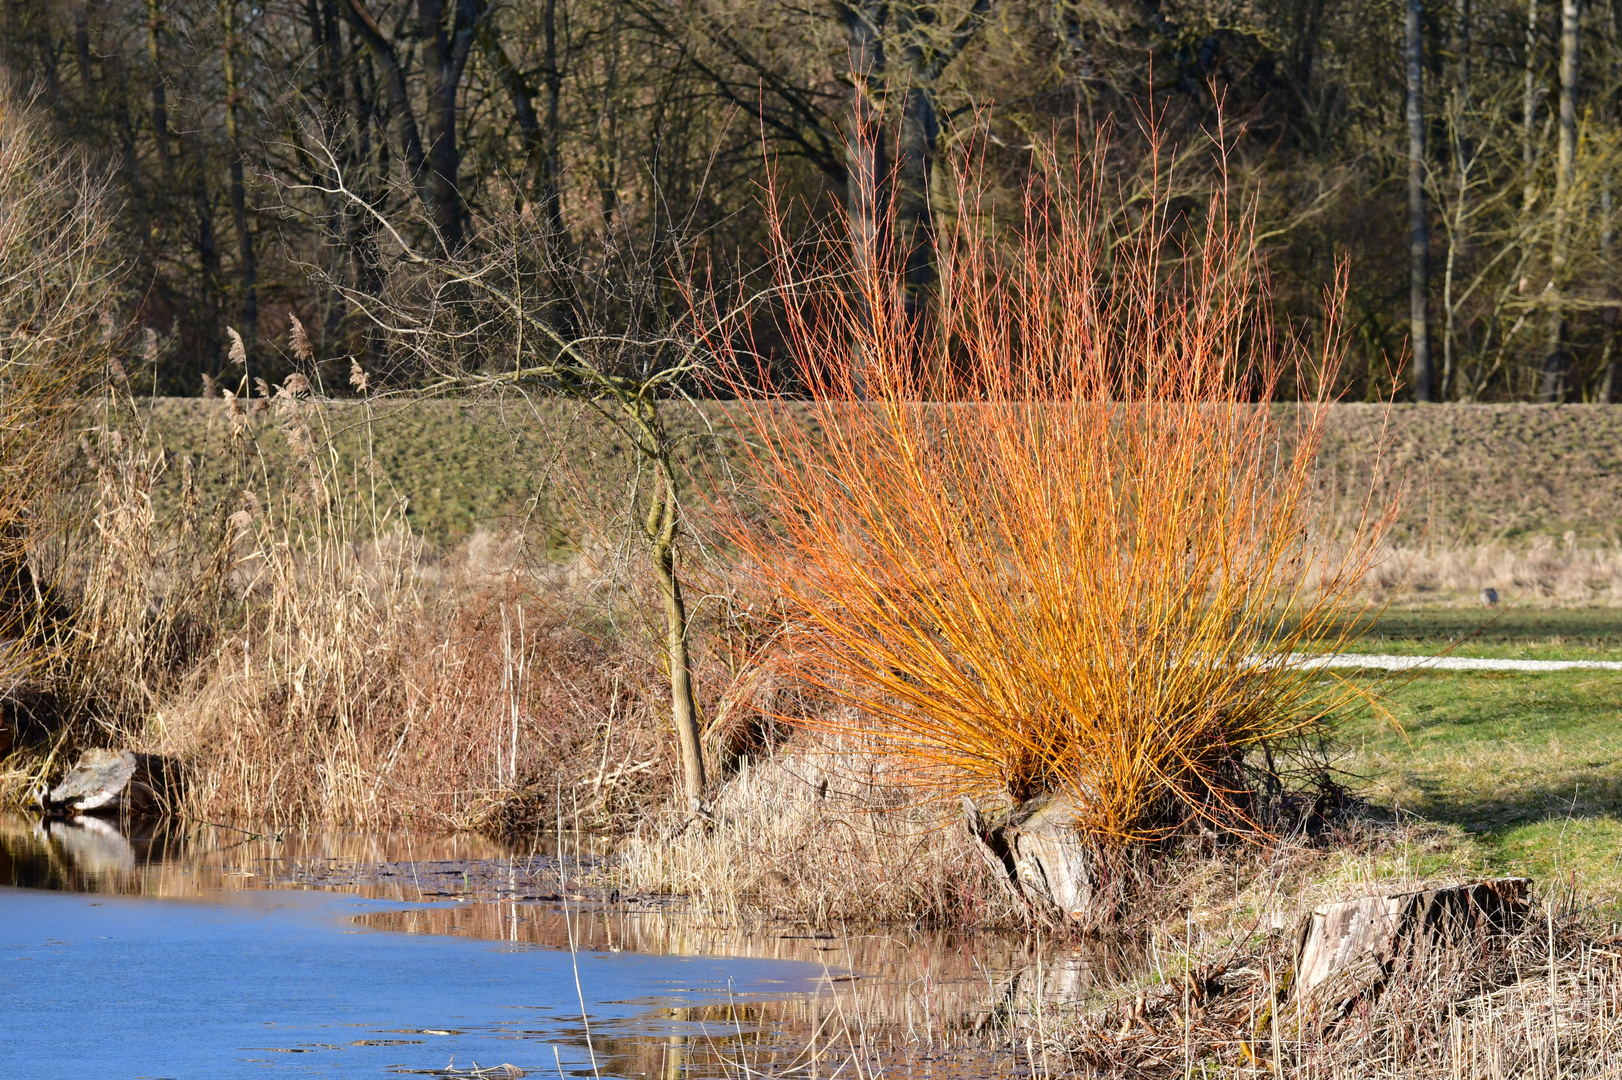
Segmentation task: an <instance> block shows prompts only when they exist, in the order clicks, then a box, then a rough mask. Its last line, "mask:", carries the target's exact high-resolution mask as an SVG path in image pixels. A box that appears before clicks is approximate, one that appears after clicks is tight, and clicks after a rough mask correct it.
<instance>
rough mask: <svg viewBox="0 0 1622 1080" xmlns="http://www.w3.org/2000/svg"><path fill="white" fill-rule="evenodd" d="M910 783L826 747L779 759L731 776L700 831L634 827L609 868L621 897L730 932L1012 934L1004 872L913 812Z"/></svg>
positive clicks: (941, 824)
mask: <svg viewBox="0 0 1622 1080" xmlns="http://www.w3.org/2000/svg"><path fill="white" fill-rule="evenodd" d="M909 781H910V777H909V776H908V775H907V773H906V772H905V771H903V770H901V769H899V768H898V767H897V763H896V762H895V761H894V759H892V758H887V757H879V756H874V755H872V754H870V753H867V752H865V751H864V750H863V749H862V748H861V747H860V746H858V745H855V744H854V743H851V742H848V741H845V740H842V739H840V738H838V737H833V738H830V739H827V740H817V741H814V742H808V743H805V744H800V745H796V746H793V747H779V748H777V750H776V751H775V752H772V753H770V754H769V755H768V756H766V757H764V758H763V759H755V760H748V759H746V760H745V761H743V762H742V763H740V765H739V767H738V771H737V773H736V775H735V776H734V777H733V779H732V780H731V782H730V783H728V784H727V785H726V786H725V787H724V788H723V789H722V790H721V791H720V792H719V793H717V795H716V796H715V798H714V800H713V802H712V804H711V807H710V817H709V818H708V819H701V820H696V821H690V820H688V819H687V817H686V815H673V816H670V817H666V818H650V819H648V820H647V821H645V822H644V823H643V825H642V827H641V828H640V829H639V830H638V832H637V833H636V834H635V835H634V836H633V837H630V838H628V839H627V840H626V841H625V842H624V843H623V844H621V845H620V847H619V849H618V852H617V855H616V863H615V865H616V867H617V868H618V870H619V872H620V873H621V874H622V875H623V879H624V881H625V883H626V885H627V886H628V887H629V888H631V889H634V890H637V891H644V892H665V893H676V894H678V895H683V896H688V897H690V898H692V900H693V901H694V903H695V904H696V905H697V906H698V908H699V909H700V910H702V911H705V912H706V913H709V914H713V915H716V916H719V917H722V918H725V919H729V920H732V921H738V920H740V919H741V918H743V917H744V916H766V917H782V918H788V919H793V920H796V921H807V922H810V923H811V924H813V925H816V926H834V925H838V924H839V923H842V922H846V921H848V922H851V923H856V924H873V923H885V922H889V923H918V922H921V923H927V924H931V925H937V926H938V925H947V926H963V925H968V926H1018V925H1023V921H1024V919H1025V912H1024V908H1023V906H1022V905H1021V904H1019V902H1018V901H1017V900H1016V899H1015V898H1014V896H1013V894H1012V893H1011V892H1010V890H1009V888H1008V879H1007V876H1006V871H1004V870H1003V868H1002V867H1001V866H992V865H990V863H989V862H988V861H986V860H983V859H981V858H980V857H979V856H978V855H976V854H975V850H976V849H975V847H974V845H973V843H972V841H971V840H970V838H969V836H968V834H967V832H966V826H965V825H964V823H963V820H962V815H961V813H960V812H956V810H955V808H948V807H946V806H944V805H943V804H941V803H938V802H926V803H919V802H918V801H917V795H916V792H915V791H914V790H913V788H912V787H911V784H910V782H909ZM673 833H674V835H672V834H673Z"/></svg>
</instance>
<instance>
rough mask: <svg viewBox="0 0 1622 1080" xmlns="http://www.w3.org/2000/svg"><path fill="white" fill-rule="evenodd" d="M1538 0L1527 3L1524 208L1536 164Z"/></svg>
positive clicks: (1528, 204)
mask: <svg viewBox="0 0 1622 1080" xmlns="http://www.w3.org/2000/svg"><path fill="white" fill-rule="evenodd" d="M1537 55H1538V0H1527V3H1526V90H1525V93H1524V94H1523V95H1522V97H1521V170H1522V174H1523V175H1522V180H1521V185H1522V186H1521V209H1522V210H1523V211H1530V210H1531V209H1532V196H1533V190H1532V174H1533V169H1534V168H1535V167H1536V165H1537V149H1536V143H1535V141H1534V140H1535V137H1536V135H1537V116H1538V88H1537Z"/></svg>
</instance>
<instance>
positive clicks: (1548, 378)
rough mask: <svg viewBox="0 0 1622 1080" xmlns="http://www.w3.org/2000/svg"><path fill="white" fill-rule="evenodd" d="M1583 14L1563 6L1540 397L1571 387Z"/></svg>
mask: <svg viewBox="0 0 1622 1080" xmlns="http://www.w3.org/2000/svg"><path fill="white" fill-rule="evenodd" d="M1581 18H1582V7H1581V3H1580V0H1562V3H1561V5H1560V157H1559V161H1558V164H1557V168H1556V172H1555V180H1554V185H1555V186H1554V244H1553V248H1552V251H1551V257H1550V260H1549V282H1550V285H1551V286H1552V287H1553V288H1552V299H1551V300H1550V303H1549V340H1548V353H1547V355H1546V357H1545V359H1544V362H1543V385H1542V387H1541V389H1540V392H1539V397H1540V398H1541V399H1542V400H1544V401H1562V400H1564V399H1565V396H1566V394H1567V392H1568V390H1569V389H1570V387H1569V383H1570V374H1571V367H1572V364H1571V357H1570V355H1569V354H1568V353H1567V352H1566V341H1565V337H1566V320H1565V311H1564V310H1563V307H1564V305H1563V302H1562V301H1563V296H1562V293H1563V292H1564V289H1565V286H1566V282H1565V273H1564V272H1565V269H1566V255H1567V252H1566V242H1567V238H1568V237H1567V233H1568V232H1569V230H1570V217H1571V189H1572V186H1573V184H1574V182H1575V180H1576V173H1577V61H1578V53H1577V31H1578V25H1579V22H1580V20H1581Z"/></svg>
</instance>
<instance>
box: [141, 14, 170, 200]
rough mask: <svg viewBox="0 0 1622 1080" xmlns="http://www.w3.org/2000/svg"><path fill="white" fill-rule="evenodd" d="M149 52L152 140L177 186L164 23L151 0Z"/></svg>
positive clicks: (165, 171)
mask: <svg viewBox="0 0 1622 1080" xmlns="http://www.w3.org/2000/svg"><path fill="white" fill-rule="evenodd" d="M146 15H147V18H146V52H147V58H148V59H149V60H150V61H151V62H152V139H153V141H154V142H155V143H156V144H157V147H158V167H159V168H160V169H162V171H163V179H164V182H165V183H166V184H168V183H171V182H173V180H174V175H175V169H174V165H173V163H172V162H171V160H170V157H169V95H168V89H167V88H166V87H165V86H164V80H163V57H162V55H161V53H160V52H159V50H158V27H159V26H161V25H162V22H163V9H162V7H160V6H159V0H147V5H146Z"/></svg>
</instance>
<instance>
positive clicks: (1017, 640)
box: [720, 154, 1388, 843]
mask: <svg viewBox="0 0 1622 1080" xmlns="http://www.w3.org/2000/svg"><path fill="white" fill-rule="evenodd" d="M1087 167H1088V166H1087V163H1086V161H1085V160H1083V161H1082V162H1081V163H1080V164H1079V165H1077V166H1074V167H1072V166H1066V165H1061V164H1059V163H1058V162H1057V161H1056V159H1055V158H1054V156H1053V155H1051V154H1050V155H1048V161H1047V167H1046V168H1045V169H1044V170H1041V179H1040V180H1039V181H1038V182H1035V183H1033V184H1032V186H1031V187H1030V188H1029V189H1028V190H1027V192H1026V195H1025V202H1024V217H1023V221H1022V223H1021V226H1020V227H1019V228H1017V229H1015V230H1014V233H1015V238H1014V240H1013V241H1012V243H1011V244H1009V245H1008V246H1007V247H1001V246H999V245H998V243H997V242H996V241H994V240H991V239H988V233H987V232H986V231H982V226H983V225H984V224H985V221H984V219H985V218H987V217H988V216H989V205H988V204H987V203H986V202H985V201H984V200H983V199H982V198H981V197H980V196H979V195H978V194H977V187H976V184H977V178H976V177H975V176H974V175H973V174H972V170H969V169H960V170H959V172H958V177H957V179H958V196H959V205H960V206H961V207H962V208H964V210H965V211H966V213H964V214H963V215H962V216H961V217H960V218H959V222H960V224H959V225H958V226H957V227H956V228H955V229H954V230H952V231H949V232H947V233H945V234H943V235H942V236H941V237H939V239H938V242H937V248H938V258H939V266H940V277H939V282H938V285H937V300H938V307H937V309H936V311H935V312H934V314H932V315H930V316H928V317H926V318H925V319H924V320H923V321H922V322H921V323H909V321H908V320H909V315H908V313H907V305H906V304H905V303H904V302H903V300H902V297H903V295H904V286H903V284H902V278H901V275H900V273H899V271H892V270H891V269H889V268H890V267H893V266H895V265H896V263H897V262H898V261H899V260H898V259H893V258H891V255H892V254H893V253H891V252H888V251H885V250H882V249H881V248H879V247H876V246H875V247H874V248H872V249H870V250H868V251H866V252H862V253H860V254H859V257H856V258H853V257H852V256H851V254H850V253H849V248H848V247H847V246H846V245H845V244H843V243H840V242H837V241H833V242H829V243H827V244H824V245H822V246H821V247H819V248H818V249H817V253H816V254H814V255H810V256H807V255H804V254H803V249H802V250H800V251H796V250H794V249H791V247H790V246H789V244H788V243H787V242H786V241H785V242H784V243H783V244H781V245H780V250H779V255H778V260H777V269H778V273H779V284H780V286H781V291H782V292H783V293H784V294H786V295H788V296H790V297H792V298H793V299H794V303H792V304H790V305H789V308H788V311H787V314H786V323H787V325H788V328H789V331H790V333H789V341H790V345H789V351H790V353H791V360H792V370H793V374H794V377H795V379H796V380H798V382H799V385H800V386H801V387H803V389H804V390H805V391H807V393H808V396H809V397H810V399H811V400H810V403H809V404H808V405H807V406H805V407H804V408H805V409H806V410H807V411H808V412H809V414H810V420H811V421H812V424H813V426H814V427H815V428H816V429H818V430H820V438H819V439H818V440H816V442H815V443H814V444H811V443H809V442H808V440H806V439H805V438H804V436H803V432H804V430H805V428H804V425H803V422H802V420H801V419H800V418H798V417H796V416H795V415H794V414H793V412H791V411H790V410H789V409H788V408H786V407H778V406H775V405H772V404H769V403H761V402H760V401H759V400H758V399H757V400H756V401H755V402H754V403H753V404H749V405H745V406H741V407H740V408H739V410H738V411H737V414H736V415H737V416H738V417H739V423H740V425H741V426H742V428H743V430H744V434H745V435H746V436H747V441H749V442H751V443H752V444H753V445H755V446H756V447H758V449H757V450H756V451H755V453H754V456H753V464H754V470H753V479H754V480H755V481H756V482H758V483H759V485H760V486H761V488H762V489H763V490H764V492H765V493H766V494H765V501H766V504H767V509H768V511H769V513H768V514H767V515H766V520H769V521H770V522H771V523H772V524H771V525H770V527H768V528H761V527H758V526H755V525H749V524H745V523H739V524H736V525H735V527H734V528H733V530H732V531H733V535H734V537H735V539H736V541H737V542H738V544H739V545H740V546H741V547H742V548H743V549H744V550H745V551H746V553H747V554H748V555H749V556H750V558H751V560H752V561H753V562H754V563H756V564H758V567H759V574H760V575H761V578H762V579H763V582H762V583H763V585H764V587H765V588H766V589H767V590H769V591H771V592H773V593H775V594H777V595H779V596H781V597H782V598H783V601H784V603H785V604H786V606H787V608H788V621H787V629H786V631H785V634H784V638H783V643H782V650H781V662H782V663H783V664H784V665H785V667H786V668H787V669H788V670H789V671H790V672H791V673H792V674H793V675H795V676H797V677H799V678H800V679H802V680H805V681H806V682H808V683H810V684H812V685H814V686H817V687H820V688H822V689H823V690H825V691H826V692H828V693H831V694H832V695H834V697H835V698H836V699H838V700H839V702H840V703H841V704H842V706H844V707H842V708H839V709H836V710H833V711H830V712H827V713H825V714H824V715H823V716H822V717H821V719H819V720H816V721H814V722H815V723H817V724H819V725H822V726H825V727H828V728H832V729H836V730H838V731H840V732H842V733H844V734H846V735H849V736H858V737H863V738H866V739H869V740H871V742H872V745H873V746H875V747H876V748H877V749H878V751H879V752H883V753H887V754H889V755H893V756H894V757H895V758H896V759H897V760H898V761H899V762H900V763H902V764H903V765H904V767H905V768H906V769H907V770H908V771H909V773H910V776H911V778H912V782H913V783H915V784H919V785H923V786H925V787H928V788H930V789H933V790H935V791H938V792H940V793H943V794H945V793H966V794H971V795H977V796H985V795H999V796H1003V797H1007V798H1010V799H1014V800H1023V799H1026V798H1029V797H1032V796H1036V795H1042V794H1048V793H1059V794H1064V795H1067V796H1069V797H1071V798H1072V799H1073V800H1074V802H1075V805H1076V813H1077V821H1076V825H1077V827H1078V828H1080V829H1082V830H1083V831H1084V832H1086V833H1088V834H1091V835H1093V836H1094V837H1095V838H1097V839H1099V840H1101V841H1104V842H1106V843H1109V842H1114V843H1129V842H1133V841H1136V840H1142V839H1148V838H1152V837H1154V836H1157V835H1163V834H1164V833H1165V832H1166V831H1167V830H1168V829H1170V828H1172V827H1175V825H1176V824H1177V823H1178V822H1180V821H1184V820H1187V819H1188V817H1189V816H1190V815H1213V814H1223V813H1227V814H1234V813H1243V811H1244V806H1243V803H1242V800H1241V799H1240V797H1239V795H1238V792H1237V790H1236V788H1237V784H1236V780H1235V776H1236V772H1237V765H1238V763H1239V761H1240V760H1241V758H1242V757H1243V755H1244V754H1245V752H1246V751H1247V750H1248V749H1251V748H1255V747H1257V746H1258V745H1259V744H1264V743H1267V742H1269V741H1271V740H1277V739H1280V738H1284V737H1287V736H1291V735H1295V734H1300V733H1302V732H1304V731H1306V730H1308V729H1310V728H1312V727H1313V726H1315V725H1316V724H1317V723H1318V722H1320V721H1321V720H1322V719H1323V718H1324V717H1325V716H1327V715H1328V711H1329V710H1330V708H1332V707H1333V705H1334V704H1335V694H1334V693H1332V692H1331V693H1328V694H1325V693H1321V692H1318V691H1317V690H1316V680H1308V679H1306V678H1304V677H1303V676H1302V675H1301V674H1300V673H1299V672H1298V671H1294V670H1291V669H1290V668H1289V667H1287V666H1284V665H1281V664H1279V663H1277V662H1275V661H1277V660H1278V659H1280V658H1282V657H1284V656H1287V655H1288V654H1289V653H1290V652H1292V651H1294V650H1296V649H1298V648H1301V647H1303V646H1310V645H1314V644H1318V643H1320V642H1321V641H1322V640H1323V639H1324V638H1325V637H1326V636H1329V635H1335V634H1338V633H1340V632H1341V631H1339V630H1336V629H1334V628H1335V627H1338V626H1344V625H1345V616H1346V615H1347V614H1348V611H1347V608H1348V605H1349V604H1351V603H1352V599H1351V590H1352V588H1353V587H1354V585H1355V584H1356V582H1357V581H1358V579H1359V577H1360V575H1361V572H1362V571H1363V570H1364V569H1365V568H1366V566H1367V562H1368V557H1369V556H1368V552H1369V551H1370V548H1371V544H1372V543H1373V541H1374V540H1376V539H1377V538H1378V536H1379V534H1380V533H1381V531H1382V530H1383V527H1384V524H1385V521H1386V519H1387V517H1388V515H1387V514H1385V513H1384V512H1383V511H1382V510H1381V509H1380V508H1378V507H1369V508H1367V510H1366V512H1365V513H1364V514H1363V515H1362V518H1361V520H1360V521H1359V522H1358V523H1356V524H1354V526H1353V528H1352V534H1353V535H1352V536H1351V538H1350V542H1348V538H1347V537H1346V536H1344V535H1343V536H1341V537H1339V538H1338V542H1337V544H1336V546H1335V547H1334V548H1333V550H1331V549H1330V548H1329V547H1328V545H1327V543H1325V542H1323V541H1321V540H1320V538H1319V537H1318V536H1317V535H1316V534H1315V533H1314V531H1313V524H1314V515H1315V507H1314V503H1313V498H1314V492H1315V491H1316V490H1317V488H1316V476H1315V468H1314V459H1315V456H1316V452H1317V448H1318V445H1319V442H1320V439H1321V437H1322V433H1323V426H1324V421H1325V413H1326V408H1327V405H1328V403H1329V400H1330V389H1329V388H1331V387H1333V385H1334V382H1335V374H1336V368H1337V364H1338V359H1339V352H1340V339H1339V337H1338V332H1337V330H1336V326H1337V315H1338V311H1337V309H1336V303H1337V301H1336V299H1335V298H1334V297H1332V298H1331V300H1330V303H1329V304H1328V310H1327V312H1326V315H1327V318H1326V320H1325V323H1326V326H1327V327H1328V330H1327V332H1326V334H1325V337H1324V340H1323V343H1322V344H1321V346H1320V347H1319V348H1318V350H1317V351H1315V352H1313V353H1312V354H1310V355H1309V354H1308V353H1307V351H1306V349H1305V348H1303V347H1301V346H1300V345H1298V344H1297V343H1296V342H1295V341H1294V340H1293V339H1290V340H1281V339H1280V338H1278V337H1276V336H1275V335H1274V333H1273V328H1272V327H1271V325H1270V323H1269V320H1268V315H1267V302H1266V301H1267V298H1266V293H1265V286H1264V283H1263V282H1262V279H1261V273H1260V269H1259V267H1258V265H1257V262H1256V257H1255V255H1254V249H1253V244H1252V233H1251V231H1250V222H1249V220H1248V219H1247V218H1245V217H1244V216H1243V215H1240V216H1237V217H1234V216H1230V212H1229V209H1228V207H1227V206H1226V204H1225V203H1224V202H1223V200H1222V199H1221V197H1215V198H1213V199H1212V201H1211V202H1210V204H1209V205H1208V206H1207V207H1205V208H1204V214H1203V222H1204V225H1203V230H1196V234H1195V235H1189V233H1188V232H1187V229H1188V222H1189V218H1188V217H1187V216H1178V215H1173V214H1171V213H1170V211H1169V210H1168V208H1167V206H1166V204H1165V200H1163V199H1158V198H1154V197H1151V198H1149V199H1148V200H1146V201H1144V202H1141V203H1140V204H1139V205H1137V206H1134V207H1130V208H1129V209H1130V213H1122V214H1120V215H1118V217H1116V218H1114V219H1112V218H1111V217H1110V216H1109V215H1108V214H1107V213H1106V211H1108V210H1110V209H1111V208H1110V207H1108V206H1106V205H1105V203H1104V200H1103V198H1102V197H1101V194H1100V189H1099V187H1098V182H1097V181H1096V180H1094V179H1090V178H1089V176H1088V174H1087V171H1086V170H1087ZM1156 194H1157V193H1155V192H1151V193H1150V195H1151V196H1154V195H1156ZM977 212H978V213H977ZM1111 220H1115V221H1121V222H1125V221H1131V222H1132V223H1133V224H1132V227H1130V228H1129V227H1127V226H1126V225H1111V224H1110V223H1109V222H1110V221H1111ZM1180 230H1181V231H1180ZM841 239H842V238H841ZM829 281H836V282H844V283H846V284H845V287H844V289H843V290H841V289H838V288H832V287H827V286H825V285H822V284H819V283H823V282H829ZM720 347H721V348H722V349H723V350H724V351H726V352H727V354H728V355H729V357H730V358H731V359H732V361H733V362H734V363H735V364H736V363H739V362H740V361H741V357H742V356H743V355H744V352H743V350H742V349H741V348H740V347H738V346H737V344H736V343H726V342H723V343H720ZM853 358H854V359H853ZM735 370H736V369H735ZM744 374H747V376H748V377H749V378H750V379H751V380H756V379H760V378H764V377H765V376H764V375H763V374H762V373H761V372H759V371H756V370H750V371H748V372H747V373H744ZM1285 383H1288V384H1289V385H1291V386H1296V387H1303V388H1306V389H1305V390H1304V393H1306V394H1307V395H1308V400H1307V401H1306V403H1305V404H1303V405H1302V406H1301V407H1300V408H1298V409H1296V410H1292V411H1286V412H1282V413H1278V412H1275V411H1274V410H1271V409H1269V408H1266V407H1257V406H1255V405H1253V404H1251V403H1252V402H1257V401H1263V402H1265V401H1267V400H1269V399H1270V398H1271V397H1272V396H1273V395H1274V393H1275V391H1276V390H1278V389H1279V387H1280V386H1281V385H1283V384H1285ZM1314 387H1316V388H1317V389H1312V388H1314ZM858 399H865V400H858ZM1326 560H1327V563H1326ZM1309 583H1310V585H1311V590H1310V592H1309V590H1308V585H1309Z"/></svg>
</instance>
